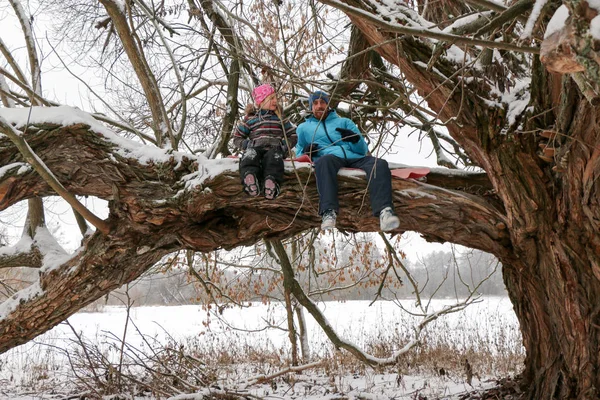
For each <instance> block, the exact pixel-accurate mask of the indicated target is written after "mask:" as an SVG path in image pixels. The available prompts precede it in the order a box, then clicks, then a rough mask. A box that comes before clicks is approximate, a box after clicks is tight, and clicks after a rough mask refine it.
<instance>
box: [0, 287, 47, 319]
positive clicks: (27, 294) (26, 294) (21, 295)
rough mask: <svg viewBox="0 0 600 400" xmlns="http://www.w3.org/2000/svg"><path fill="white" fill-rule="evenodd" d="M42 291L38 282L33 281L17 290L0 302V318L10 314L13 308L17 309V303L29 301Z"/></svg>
mask: <svg viewBox="0 0 600 400" xmlns="http://www.w3.org/2000/svg"><path fill="white" fill-rule="evenodd" d="M43 292H44V291H43V290H42V288H41V287H40V282H39V281H37V282H34V283H32V284H31V285H30V286H28V287H27V288H25V289H23V290H20V291H18V292H17V293H16V294H14V295H13V296H12V297H11V298H9V299H7V300H5V301H4V302H2V303H0V320H2V319H4V318H5V317H6V316H8V315H10V313H12V312H13V311H14V310H16V309H17V307H18V306H19V304H21V303H22V302H26V301H30V300H32V299H34V298H35V297H37V296H39V295H40V294H42V293H43Z"/></svg>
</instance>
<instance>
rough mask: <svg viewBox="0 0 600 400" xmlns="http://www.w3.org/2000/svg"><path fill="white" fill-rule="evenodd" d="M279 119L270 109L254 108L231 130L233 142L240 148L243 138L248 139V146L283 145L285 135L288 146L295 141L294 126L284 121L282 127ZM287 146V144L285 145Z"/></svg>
mask: <svg viewBox="0 0 600 400" xmlns="http://www.w3.org/2000/svg"><path fill="white" fill-rule="evenodd" d="M281 125H282V124H281V120H280V119H279V117H278V116H277V114H275V112H273V111H270V110H256V111H254V112H251V113H250V114H248V115H246V116H245V117H244V118H243V119H242V121H241V122H240V123H239V125H238V126H237V127H236V129H235V131H234V132H233V144H234V145H235V146H236V147H237V148H239V149H242V144H243V142H244V140H246V139H249V140H250V144H249V147H263V146H280V145H285V139H284V130H283V129H284V128H285V136H286V137H287V139H288V142H289V145H290V148H293V147H294V146H295V145H296V142H297V136H296V126H295V125H294V124H292V123H291V122H289V121H285V122H284V124H283V127H282V126H281ZM285 147H287V146H285Z"/></svg>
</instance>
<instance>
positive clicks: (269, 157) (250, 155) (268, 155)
mask: <svg viewBox="0 0 600 400" xmlns="http://www.w3.org/2000/svg"><path fill="white" fill-rule="evenodd" d="M249 173H250V174H254V176H256V179H257V180H258V181H259V182H262V181H264V179H265V178H267V177H271V178H273V179H274V180H275V181H276V182H277V184H279V186H281V184H282V183H283V151H282V150H281V147H280V146H274V147H249V148H247V149H246V151H245V152H244V155H243V156H242V159H241V160H240V176H241V178H242V184H243V183H244V177H245V176H246V175H247V174H249Z"/></svg>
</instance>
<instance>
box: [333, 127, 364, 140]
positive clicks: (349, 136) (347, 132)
mask: <svg viewBox="0 0 600 400" xmlns="http://www.w3.org/2000/svg"><path fill="white" fill-rule="evenodd" d="M335 130H336V131H338V132H339V133H340V134H341V135H342V140H343V141H344V142H350V143H358V141H359V140H360V135H359V134H358V133H356V132H354V131H353V130H351V129H346V128H335Z"/></svg>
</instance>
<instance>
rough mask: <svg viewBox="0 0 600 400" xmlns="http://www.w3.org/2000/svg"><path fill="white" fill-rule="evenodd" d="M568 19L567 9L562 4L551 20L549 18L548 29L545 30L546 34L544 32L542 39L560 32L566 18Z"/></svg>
mask: <svg viewBox="0 0 600 400" xmlns="http://www.w3.org/2000/svg"><path fill="white" fill-rule="evenodd" d="M568 17H569V9H568V8H567V6H565V5H564V4H563V5H562V6H560V7H558V9H557V10H556V11H555V12H554V15H553V16H552V18H550V22H548V27H547V28H546V32H544V39H546V38H547V37H548V36H550V35H552V34H553V33H554V32H558V31H560V30H561V29H562V28H563V27H564V26H565V22H566V20H567V18H568Z"/></svg>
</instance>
